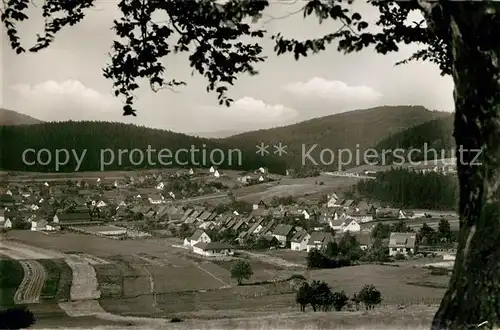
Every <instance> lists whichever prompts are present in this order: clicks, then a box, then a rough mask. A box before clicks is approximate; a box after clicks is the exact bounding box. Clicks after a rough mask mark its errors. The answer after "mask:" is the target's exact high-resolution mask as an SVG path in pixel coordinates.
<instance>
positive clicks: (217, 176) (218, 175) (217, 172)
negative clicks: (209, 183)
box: [214, 170, 220, 178]
mask: <svg viewBox="0 0 500 330" xmlns="http://www.w3.org/2000/svg"><path fill="white" fill-rule="evenodd" d="M214 177H216V178H220V173H219V171H218V170H215V172H214Z"/></svg>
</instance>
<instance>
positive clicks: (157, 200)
mask: <svg viewBox="0 0 500 330" xmlns="http://www.w3.org/2000/svg"><path fill="white" fill-rule="evenodd" d="M148 200H149V203H151V204H162V203H163V202H164V201H165V197H163V195H161V194H157V195H151V196H149V198H148Z"/></svg>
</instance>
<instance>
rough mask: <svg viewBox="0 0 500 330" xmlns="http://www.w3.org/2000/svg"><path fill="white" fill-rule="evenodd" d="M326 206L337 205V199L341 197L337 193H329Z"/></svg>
mask: <svg viewBox="0 0 500 330" xmlns="http://www.w3.org/2000/svg"><path fill="white" fill-rule="evenodd" d="M326 198H327V199H326V207H335V206H337V201H338V200H339V197H338V196H337V194H335V193H332V194H331V195H327V197H326Z"/></svg>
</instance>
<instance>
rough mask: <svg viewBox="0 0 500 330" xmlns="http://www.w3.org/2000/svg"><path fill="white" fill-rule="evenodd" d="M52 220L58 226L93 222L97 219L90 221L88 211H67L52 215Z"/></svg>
mask: <svg viewBox="0 0 500 330" xmlns="http://www.w3.org/2000/svg"><path fill="white" fill-rule="evenodd" d="M53 220H54V222H55V223H56V224H58V225H59V226H76V225H86V224H93V223H96V222H97V221H92V218H91V216H90V213H89V212H68V213H61V214H56V215H54V218H53Z"/></svg>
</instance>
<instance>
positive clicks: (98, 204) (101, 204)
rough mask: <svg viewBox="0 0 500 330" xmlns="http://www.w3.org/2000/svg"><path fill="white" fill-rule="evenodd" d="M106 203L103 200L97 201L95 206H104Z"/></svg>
mask: <svg viewBox="0 0 500 330" xmlns="http://www.w3.org/2000/svg"><path fill="white" fill-rule="evenodd" d="M107 205H108V204H106V203H105V202H104V201H99V203H97V205H96V206H97V207H105V206H107Z"/></svg>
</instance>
